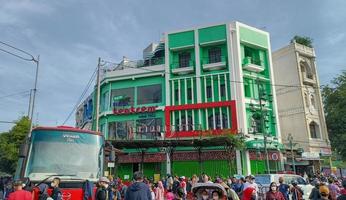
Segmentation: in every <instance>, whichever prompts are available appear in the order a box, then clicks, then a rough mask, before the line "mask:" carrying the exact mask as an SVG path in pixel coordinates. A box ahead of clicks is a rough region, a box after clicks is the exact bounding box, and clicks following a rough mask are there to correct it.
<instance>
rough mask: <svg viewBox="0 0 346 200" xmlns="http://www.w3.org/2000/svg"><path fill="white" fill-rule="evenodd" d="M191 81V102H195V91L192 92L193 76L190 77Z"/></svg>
mask: <svg viewBox="0 0 346 200" xmlns="http://www.w3.org/2000/svg"><path fill="white" fill-rule="evenodd" d="M190 81H191V102H192V103H195V92H194V86H193V85H194V84H193V78H192V77H191V78H190Z"/></svg>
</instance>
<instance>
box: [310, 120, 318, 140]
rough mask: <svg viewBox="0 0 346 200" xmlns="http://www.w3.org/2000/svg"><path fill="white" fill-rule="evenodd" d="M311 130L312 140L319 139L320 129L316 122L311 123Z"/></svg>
mask: <svg viewBox="0 0 346 200" xmlns="http://www.w3.org/2000/svg"><path fill="white" fill-rule="evenodd" d="M309 128H310V137H311V138H319V127H318V124H317V123H316V122H314V121H313V122H311V123H310V125H309Z"/></svg>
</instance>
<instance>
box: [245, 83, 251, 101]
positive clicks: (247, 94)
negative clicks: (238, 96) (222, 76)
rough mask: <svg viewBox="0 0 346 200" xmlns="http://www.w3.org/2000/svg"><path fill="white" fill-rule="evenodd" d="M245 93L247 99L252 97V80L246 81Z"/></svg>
mask: <svg viewBox="0 0 346 200" xmlns="http://www.w3.org/2000/svg"><path fill="white" fill-rule="evenodd" d="M244 93H245V97H251V88H250V80H249V79H244Z"/></svg>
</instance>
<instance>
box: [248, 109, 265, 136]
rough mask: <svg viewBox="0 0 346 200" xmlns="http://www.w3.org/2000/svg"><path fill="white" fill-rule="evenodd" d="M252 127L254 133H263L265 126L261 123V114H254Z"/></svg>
mask: <svg viewBox="0 0 346 200" xmlns="http://www.w3.org/2000/svg"><path fill="white" fill-rule="evenodd" d="M251 126H252V128H253V131H254V133H262V130H263V126H262V122H261V114H260V113H254V114H253V115H252V117H251Z"/></svg>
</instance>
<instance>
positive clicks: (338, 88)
mask: <svg viewBox="0 0 346 200" xmlns="http://www.w3.org/2000/svg"><path fill="white" fill-rule="evenodd" d="M331 83H332V85H326V86H324V87H323V88H322V95H323V103H324V109H325V115H326V123H327V127H328V132H329V139H330V141H331V145H332V149H333V150H334V151H336V152H337V154H339V155H340V156H341V158H342V160H346V145H345V144H346V117H345V116H346V71H342V73H341V74H340V75H339V76H338V77H336V78H334V79H333V80H332V81H331Z"/></svg>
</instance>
